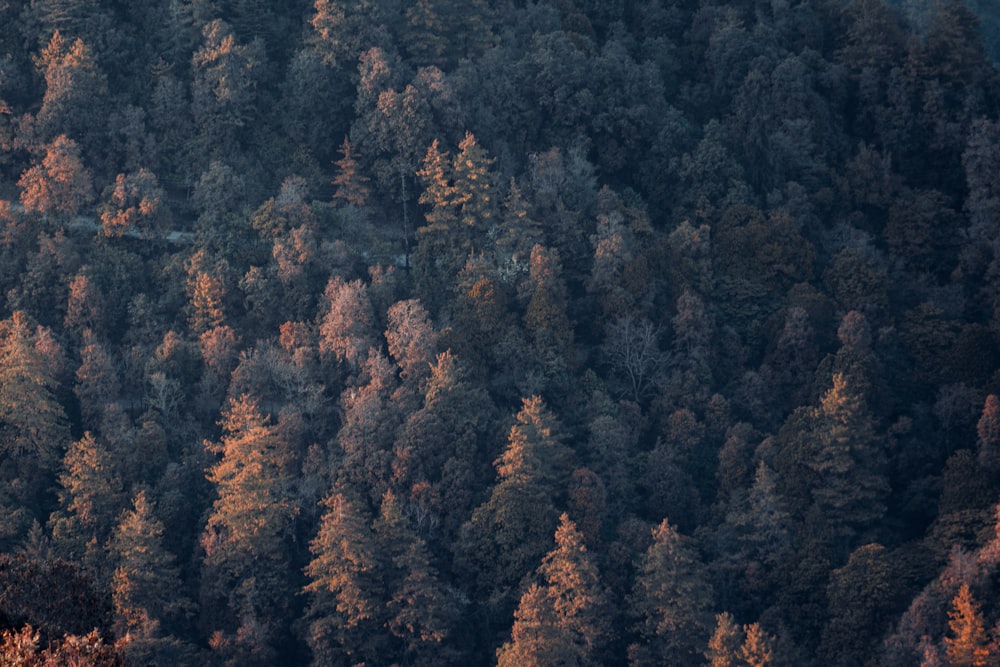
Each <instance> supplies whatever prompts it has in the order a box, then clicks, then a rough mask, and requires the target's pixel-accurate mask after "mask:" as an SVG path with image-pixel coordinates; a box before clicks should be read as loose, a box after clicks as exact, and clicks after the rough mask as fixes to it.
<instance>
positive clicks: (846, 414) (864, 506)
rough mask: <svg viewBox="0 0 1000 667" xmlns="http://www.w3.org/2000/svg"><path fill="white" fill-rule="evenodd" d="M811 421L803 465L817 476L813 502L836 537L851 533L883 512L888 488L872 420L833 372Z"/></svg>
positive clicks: (860, 400)
mask: <svg viewBox="0 0 1000 667" xmlns="http://www.w3.org/2000/svg"><path fill="white" fill-rule="evenodd" d="M813 419H814V421H813V431H812V437H813V438H814V439H815V445H814V446H815V447H816V449H815V453H814V454H813V458H812V459H811V460H810V461H809V464H808V465H809V467H810V469H811V470H812V471H813V472H814V473H815V474H816V475H817V485H816V486H815V487H814V488H813V490H812V496H813V500H814V502H815V504H816V507H817V508H818V509H819V510H820V512H822V514H823V516H824V517H826V520H827V521H828V522H829V524H830V526H831V527H832V528H833V529H834V531H835V532H836V533H838V534H839V535H841V536H845V535H851V534H853V533H854V532H855V531H858V530H862V529H864V528H866V527H868V526H870V525H872V524H873V523H874V522H875V521H877V520H878V519H879V518H881V517H882V516H883V514H884V513H885V510H886V506H885V498H886V495H887V493H888V484H887V482H886V479H885V476H884V473H883V468H884V459H883V457H882V456H881V455H880V453H881V451H882V450H881V448H880V447H879V445H878V442H877V440H876V434H875V428H874V422H873V419H872V417H871V415H870V414H869V412H868V410H867V408H866V406H865V404H864V397H863V396H862V395H860V394H859V393H858V392H857V391H856V390H855V389H854V387H852V386H850V385H849V384H848V381H847V378H846V377H845V376H844V375H841V374H839V373H838V374H836V375H834V377H833V386H832V387H831V388H830V390H829V391H827V393H826V394H825V395H824V396H823V399H822V400H821V402H820V406H819V408H818V409H817V410H816V411H815V413H814V417H813Z"/></svg>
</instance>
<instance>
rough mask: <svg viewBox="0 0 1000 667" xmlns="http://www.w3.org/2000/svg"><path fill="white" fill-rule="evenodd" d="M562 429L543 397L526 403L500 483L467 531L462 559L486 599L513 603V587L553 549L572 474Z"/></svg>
mask: <svg viewBox="0 0 1000 667" xmlns="http://www.w3.org/2000/svg"><path fill="white" fill-rule="evenodd" d="M560 429H561V426H560V425H559V423H558V422H557V421H556V418H555V415H553V414H552V413H551V412H550V411H549V410H548V408H546V407H545V405H544V403H543V402H542V399H541V398H539V397H538V396H534V397H532V398H528V399H524V400H523V407H522V408H521V410H520V412H518V413H517V417H516V423H515V424H514V426H512V427H511V429H510V435H509V436H508V439H507V448H506V449H505V450H504V453H503V455H502V456H501V457H500V458H499V459H497V460H496V461H495V462H494V465H495V466H496V469H497V483H496V485H494V487H493V490H492V491H491V493H490V497H489V499H488V500H487V501H486V502H485V503H483V504H482V505H480V506H479V507H477V508H476V509H475V511H473V513H472V518H471V520H470V521H469V522H468V523H467V524H466V525H465V526H464V527H463V538H462V541H463V545H462V547H463V551H464V556H465V558H467V559H468V561H469V563H468V564H469V567H470V569H471V571H472V572H473V573H475V577H476V580H477V584H478V587H477V591H478V592H479V594H481V595H482V596H483V597H484V598H491V597H492V598H495V599H497V600H498V601H503V604H509V603H511V602H513V600H511V599H510V596H511V595H512V593H513V589H515V588H516V586H517V585H518V584H519V582H520V581H521V579H522V578H523V577H524V576H525V575H527V574H529V573H530V572H531V570H532V567H533V565H534V563H537V562H538V560H539V559H540V558H542V556H543V555H544V554H545V553H546V551H548V549H549V545H550V544H551V543H550V540H551V535H552V526H554V525H555V524H556V522H557V518H558V515H557V514H556V509H555V508H556V503H557V502H558V501H559V500H560V498H559V496H560V495H561V493H562V491H563V489H564V488H565V482H566V478H567V476H568V474H569V469H568V459H569V454H570V453H569V450H568V449H567V447H566V445H565V444H564V443H563V435H562V433H561V432H560Z"/></svg>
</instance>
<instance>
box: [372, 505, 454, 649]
mask: <svg viewBox="0 0 1000 667" xmlns="http://www.w3.org/2000/svg"><path fill="white" fill-rule="evenodd" d="M403 509H404V508H403V506H402V504H401V502H400V501H399V500H398V499H397V498H396V496H395V494H393V493H392V492H391V491H390V492H387V493H386V494H385V495H384V496H383V497H382V509H381V512H380V515H379V518H378V519H377V520H376V521H375V524H374V526H373V528H374V531H375V539H376V545H377V546H378V553H379V554H380V556H381V558H382V567H383V570H384V572H385V573H386V576H385V590H386V597H387V598H388V599H387V602H386V611H387V612H388V620H387V621H386V625H387V627H388V628H389V631H390V632H391V633H392V635H393V637H395V638H396V639H397V640H399V641H400V642H401V650H400V654H401V655H400V657H401V661H402V662H404V663H406V664H414V665H427V666H430V665H444V664H458V662H459V659H460V655H459V653H458V651H456V649H455V646H454V631H455V629H456V626H457V624H458V622H459V614H460V612H461V607H460V605H459V601H458V599H457V596H456V595H455V594H454V593H453V592H452V591H451V590H449V588H448V587H447V586H446V585H445V584H444V582H442V581H441V580H440V579H439V577H438V572H437V569H436V568H435V567H434V566H433V565H432V564H431V553H430V549H429V548H428V546H427V543H426V542H425V541H424V540H423V539H421V538H420V537H418V536H417V534H416V532H415V531H414V530H413V527H412V526H411V522H410V520H409V519H408V517H407V516H405V515H404V512H403ZM382 652H383V655H385V653H386V651H385V646H383V647H382Z"/></svg>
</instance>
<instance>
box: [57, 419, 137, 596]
mask: <svg viewBox="0 0 1000 667" xmlns="http://www.w3.org/2000/svg"><path fill="white" fill-rule="evenodd" d="M59 483H60V484H61V486H62V491H61V492H60V493H59V504H60V506H61V507H60V509H59V510H58V511H56V512H54V513H53V514H52V516H51V517H50V519H49V523H50V525H51V529H52V537H53V540H54V544H55V547H56V551H57V553H59V554H60V555H62V556H63V557H64V558H67V559H68V560H75V561H78V562H80V563H82V564H84V566H85V567H86V569H87V571H88V573H89V574H90V575H91V576H93V577H94V578H95V579H96V581H97V582H98V583H99V584H100V585H102V586H103V585H106V584H107V583H108V579H109V578H110V576H111V571H110V570H109V568H108V566H109V563H108V561H107V557H106V551H105V550H106V544H107V540H108V538H109V537H110V535H111V533H112V530H113V529H114V527H115V522H116V519H117V518H118V514H119V512H121V510H122V508H123V506H124V505H125V500H126V498H127V497H126V496H125V494H124V489H123V485H122V479H121V475H120V474H119V472H118V470H117V466H116V465H115V462H114V460H113V458H112V457H111V453H110V452H109V451H108V450H107V448H106V447H105V446H104V445H103V444H102V443H101V442H100V441H99V440H97V439H96V438H94V436H93V435H92V434H91V433H84V435H83V437H82V438H80V439H79V440H77V441H75V442H73V443H72V444H71V445H70V447H69V449H68V450H67V451H66V456H65V458H64V460H63V472H62V474H61V475H60V476H59Z"/></svg>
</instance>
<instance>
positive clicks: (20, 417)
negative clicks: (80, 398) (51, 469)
mask: <svg viewBox="0 0 1000 667" xmlns="http://www.w3.org/2000/svg"><path fill="white" fill-rule="evenodd" d="M43 331H44V330H43V329H38V330H36V331H34V332H33V331H32V330H31V325H30V321H29V319H28V316H27V315H25V314H24V313H23V312H19V311H15V312H14V314H13V315H12V316H11V317H10V319H7V320H3V321H2V322H0V451H3V452H4V453H6V454H7V455H8V456H11V457H14V458H15V459H17V458H24V457H28V460H30V461H31V462H32V464H33V465H38V466H43V467H44V466H49V465H51V464H53V463H55V462H56V461H58V460H59V457H60V456H61V453H62V452H61V450H62V448H63V447H64V446H65V444H66V443H67V442H68V441H69V428H68V425H67V423H66V415H65V413H64V411H63V408H62V406H61V405H60V404H59V402H58V401H57V400H56V391H57V389H58V387H59V382H58V378H57V377H56V375H55V374H54V373H53V369H52V367H51V366H50V365H48V364H47V363H46V360H45V359H44V357H43V356H42V355H41V354H40V353H39V349H38V345H37V343H38V336H39V332H43Z"/></svg>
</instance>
